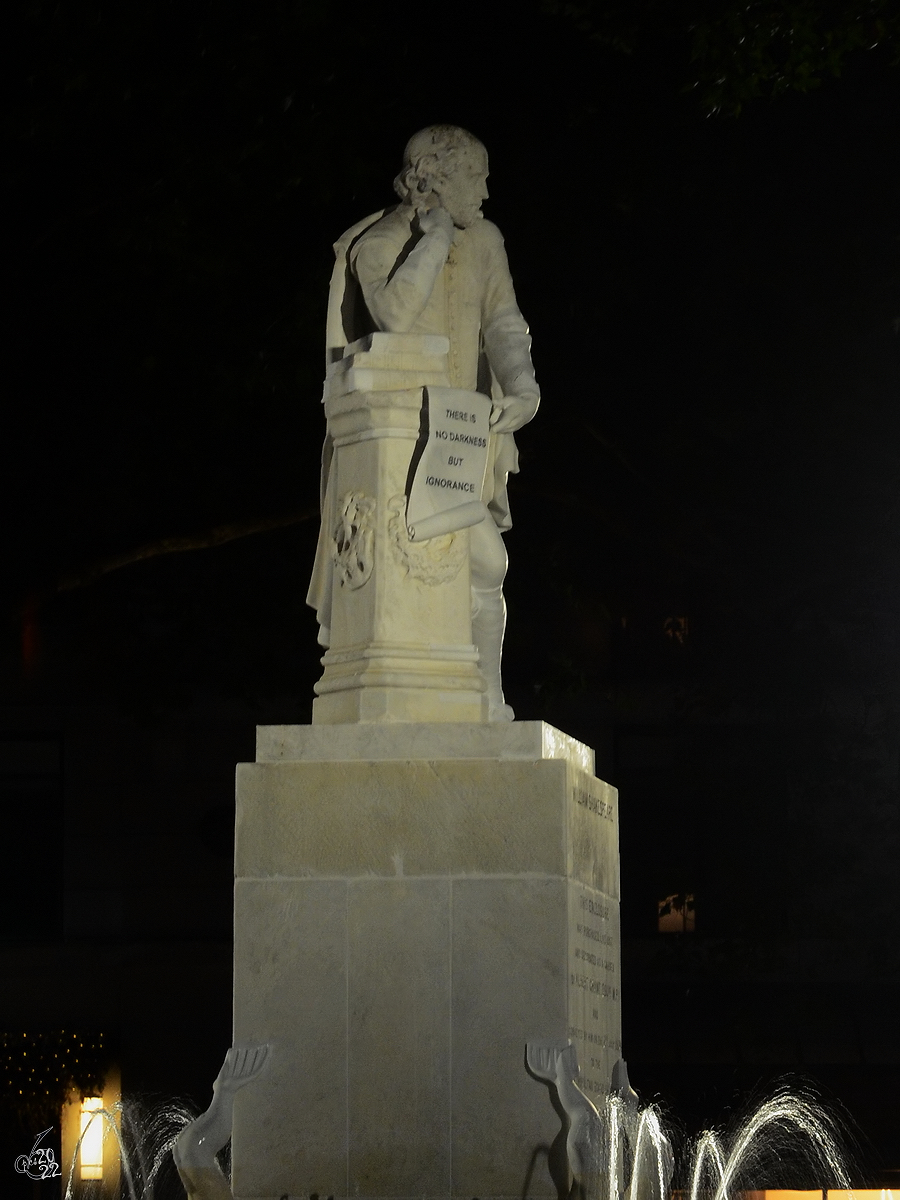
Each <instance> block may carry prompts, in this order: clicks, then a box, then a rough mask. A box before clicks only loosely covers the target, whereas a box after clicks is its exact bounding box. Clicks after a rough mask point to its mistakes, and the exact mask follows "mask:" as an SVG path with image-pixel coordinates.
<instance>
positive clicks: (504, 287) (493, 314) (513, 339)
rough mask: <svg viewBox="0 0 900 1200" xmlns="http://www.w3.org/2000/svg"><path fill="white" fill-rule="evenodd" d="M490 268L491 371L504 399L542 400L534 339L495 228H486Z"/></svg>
mask: <svg viewBox="0 0 900 1200" xmlns="http://www.w3.org/2000/svg"><path fill="white" fill-rule="evenodd" d="M484 232H485V234H487V235H488V236H487V237H486V239H485V240H486V242H487V244H488V247H489V259H488V267H487V270H486V272H485V278H486V286H485V296H484V316H483V328H482V334H483V337H484V348H485V351H486V352H487V357H488V362H489V363H490V364H491V370H492V371H493V372H494V375H495V376H496V379H497V383H498V384H499V385H500V390H501V392H502V393H503V395H504V396H520V395H533V396H538V397H539V396H540V394H541V393H540V388H539V387H538V385H537V382H536V380H535V377H534V367H533V366H532V362H531V335H530V334H529V332H528V325H527V323H526V321H525V318H524V317H523V316H522V314H521V312H520V311H519V306H518V303H517V302H516V293H515V290H514V288H513V282H512V276H511V275H510V273H509V263H508V262H507V258H506V250H505V249H504V247H503V238H502V237H501V235H500V231H499V230H498V229H496V227H495V226H493V225H489V224H487V223H486V224H485V227H484Z"/></svg>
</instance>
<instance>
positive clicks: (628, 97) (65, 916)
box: [0, 0, 900, 1186]
mask: <svg viewBox="0 0 900 1200" xmlns="http://www.w3.org/2000/svg"><path fill="white" fill-rule="evenodd" d="M898 25H900V16H898V11H897V6H896V5H891V4H888V3H883V4H879V3H870V4H856V5H854V4H845V5H840V4H827V3H823V4H818V5H816V4H812V3H800V2H799V0H798V2H796V3H790V4H782V5H780V6H773V5H767V4H764V3H756V4H751V5H749V6H747V5H743V4H742V5H736V6H733V7H732V6H729V5H728V4H726V3H724V2H722V3H713V2H712V0H710V2H709V3H702V2H700V0H698V2H697V3H696V4H693V5H691V4H687V3H683V4H681V3H680V4H668V5H663V4H659V5H657V4H653V3H650V2H649V0H648V2H646V3H639V4H633V5H627V6H617V5H615V4H612V3H610V4H603V3H597V4H589V3H587V4H582V5H569V6H562V5H552V4H543V5H542V4H540V3H539V2H538V0H522V2H521V3H519V4H517V5H510V6H506V5H496V6H493V5H480V6H476V5H472V4H469V3H461V4H456V5H454V6H452V7H451V8H448V9H438V8H436V7H434V6H431V7H428V8H427V9H424V10H422V9H416V8H411V7H410V8H402V9H401V8H400V7H399V6H398V7H397V8H392V9H382V10H373V9H371V8H370V7H366V6H364V5H362V4H355V3H343V4H336V3H335V4H331V3H326V2H324V0H319V2H318V3H307V4H302V5H298V4H296V3H289V2H288V0H278V2H275V3H258V4H250V3H246V4H238V3H236V4H225V3H223V4H207V3H200V2H198V0H186V2H182V3H179V4H174V3H163V2H154V3H150V2H148V0H135V2H134V3H129V4H128V5H117V4H112V3H103V2H95V3H89V2H87V0H70V2H68V3H66V2H62V3H58V4H42V3H32V4H22V5H19V6H18V10H17V20H16V22H15V36H14V37H13V39H12V44H13V45H14V48H15V54H14V59H15V61H14V62H13V64H12V65H11V68H10V71H9V75H8V83H9V104H8V105H7V116H6V131H7V134H8V138H7V151H6V157H7V165H8V174H7V178H8V182H7V188H6V196H7V205H6V211H7V218H6V232H7V241H8V245H7V254H6V260H7V271H6V275H7V279H8V302H7V319H6V329H7V334H8V336H7V351H6V356H5V362H4V376H5V379H4V383H5V387H4V392H5V395H6V403H5V405H4V426H5V436H4V438H3V441H2V446H3V486H4V489H5V492H6V495H5V498H4V509H3V511H4V512H5V513H6V514H7V525H6V530H5V538H4V549H3V561H4V567H5V575H6V579H7V586H6V587H5V588H4V600H5V603H4V607H3V612H2V617H3V622H4V623H3V627H2V628H3V636H2V643H0V656H2V667H3V678H4V687H3V694H2V696H0V800H2V805H3V809H2V814H3V829H4V835H5V836H4V839H3V843H2V845H3V851H2V853H3V859H4V869H3V873H2V887H0V891H2V904H0V913H2V930H0V936H2V939H3V941H2V944H0V979H2V993H0V995H2V999H0V1031H2V1029H5V1030H6V1031H7V1032H8V1033H10V1034H18V1033H20V1032H22V1031H27V1032H28V1034H29V1036H40V1037H44V1038H45V1039H46V1038H48V1037H49V1038H52V1037H54V1036H56V1033H55V1032H54V1031H58V1030H60V1029H64V1028H73V1027H74V1028H77V1029H83V1030H85V1031H92V1032H102V1033H103V1035H104V1038H105V1042H104V1045H105V1046H106V1047H107V1048H108V1049H107V1053H108V1055H112V1056H113V1057H114V1058H115V1059H116V1061H117V1062H119V1063H120V1065H121V1068H122V1076H123V1087H124V1090H125V1091H126V1092H134V1093H140V1094H142V1095H156V1094H159V1095H172V1094H175V1093H179V1094H186V1095H188V1096H190V1097H191V1098H193V1099H194V1101H195V1102H196V1103H198V1104H201V1105H202V1104H205V1102H206V1100H207V1098H208V1095H209V1089H210V1085H211V1081H212V1079H213V1078H214V1077H215V1074H216V1071H217V1070H218V1066H219V1064H220V1062H221V1057H222V1054H223V1053H224V1049H225V1048H226V1047H227V1045H228V1044H229V1042H230V987H231V961H230V953H231V947H230V937H231V877H232V870H231V857H230V856H231V846H232V836H233V834H232V829H233V769H234V763H235V762H237V761H244V760H249V759H252V758H253V756H254V748H253V737H254V726H255V725H256V724H263V723H268V722H271V723H291V722H307V721H308V720H309V718H310V705H311V700H312V688H313V684H314V682H315V680H316V678H317V677H318V674H319V671H320V668H319V665H318V650H317V647H316V644H315V622H314V618H313V615H312V613H311V612H309V611H307V610H306V609H305V608H304V604H303V600H304V596H305V590H306V583H307V578H308V573H309V569H310V566H311V563H312V556H313V549H314V543H315V536H316V509H317V495H318V455H319V449H320V444H321V438H322V433H323V419H322V413H321V409H320V406H319V397H320V394H321V375H322V364H323V333H324V305H325V295H326V289H327V283H328V279H329V276H330V271H331V264H332V252H331V243H332V242H333V241H334V240H335V239H336V238H337V236H338V235H339V234H340V233H341V232H342V231H343V230H344V229H345V228H347V227H348V226H349V225H350V224H352V223H353V222H354V221H356V220H358V219H359V218H361V217H362V216H364V215H365V214H366V213H368V212H372V211H374V210H376V209H378V208H381V207H383V206H384V205H385V204H388V203H390V202H391V200H392V193H391V188H390V183H391V180H392V178H393V176H394V174H395V173H396V170H397V169H398V166H399V161H400V156H401V153H402V149H403V145H404V143H405V141H406V139H407V138H408V136H409V135H410V134H411V133H412V132H414V131H415V130H416V129H418V128H420V127H422V126H424V125H426V124H429V123H431V122H434V121H450V122H454V123H458V124H462V125H464V126H466V127H468V128H470V129H472V130H473V132H475V133H476V134H477V135H478V136H479V137H481V138H482V139H483V141H484V142H485V143H486V145H487V147H488V150H489V152H490V156H491V178H490V184H489V186H490V189H491V199H490V200H489V201H488V202H487V204H486V206H485V211H486V214H487V215H488V216H489V217H490V218H491V219H493V220H495V221H496V222H497V224H498V225H499V226H500V228H501V229H502V230H503V232H504V235H505V237H506V240H507V247H508V251H509V256H510V262H511V267H512V271H513V275H514V278H515V280H516V286H517V292H518V295H519V300H520V304H521V307H522V309H523V311H524V312H525V314H526V316H527V318H528V320H529V322H530V323H531V326H532V330H533V333H534V339H535V344H534V356H535V363H536V367H537V370H538V374H539V378H540V380H541V383H542V387H543V392H544V401H543V404H542V407H541V410H540V412H539V414H538V417H537V418H536V420H535V422H534V423H533V425H531V426H530V427H528V428H527V429H525V430H523V431H522V433H521V435H518V441H519V444H520V449H521V458H522V472H521V475H520V476H518V477H517V478H516V479H514V480H513V483H512V487H511V494H512V503H513V515H514V519H515V522H516V525H515V528H514V530H513V531H512V532H511V533H510V534H509V536H508V539H507V541H508V546H509V551H510V558H511V564H512V566H511V570H510V575H509V578H508V587H507V597H508V604H509V610H510V626H509V633H508V638H507V645H506V651H505V680H506V684H507V693H508V698H509V699H510V701H511V703H512V704H513V705H514V707H515V709H516V712H517V715H518V717H519V718H520V719H529V720H533V719H543V720H546V721H549V722H551V723H553V724H555V725H557V726H559V727H561V728H563V729H565V730H566V731H567V732H568V733H571V734H573V735H574V736H576V737H578V738H581V739H582V740H584V741H586V742H588V743H589V744H591V745H594V746H596V747H597V751H598V773H599V774H600V775H602V776H603V777H604V778H606V779H608V780H609V781H610V782H612V783H613V784H615V785H616V786H617V787H619V788H620V793H621V840H622V841H621V850H622V864H623V865H622V881H623V883H622V886H623V903H622V919H623V939H624V941H623V1025H624V1036H625V1053H626V1057H627V1058H628V1061H629V1067H630V1071H631V1076H632V1081H633V1083H634V1084H635V1086H636V1087H637V1088H638V1089H639V1090H640V1092H641V1093H642V1095H643V1097H644V1098H645V1099H649V1098H654V1099H656V1100H657V1101H658V1102H659V1103H661V1104H662V1105H663V1107H664V1108H665V1109H666V1110H667V1112H668V1114H669V1117H670V1119H671V1120H673V1121H674V1123H675V1124H676V1126H677V1127H678V1128H679V1129H680V1130H681V1131H682V1132H683V1133H684V1134H685V1135H690V1134H691V1133H694V1132H696V1131H697V1130H698V1129H699V1128H701V1127H702V1126H703V1125H704V1124H705V1123H709V1122H713V1123H717V1124H723V1123H725V1122H727V1121H728V1119H729V1118H730V1117H731V1115H732V1114H733V1113H734V1112H735V1111H737V1110H738V1109H740V1108H741V1106H742V1105H743V1104H744V1103H745V1102H746V1100H747V1099H748V1097H750V1096H752V1095H761V1094H765V1092H766V1090H767V1089H770V1088H771V1087H772V1086H773V1084H774V1082H775V1081H777V1080H778V1079H781V1078H783V1077H784V1076H785V1075H786V1074H787V1075H791V1076H792V1077H800V1078H805V1079H807V1080H811V1081H812V1082H813V1084H814V1086H815V1087H817V1088H818V1089H819V1091H820V1092H822V1093H823V1094H824V1096H825V1098H826V1100H827V1101H828V1103H829V1104H831V1105H832V1106H833V1107H834V1109H835V1111H838V1112H841V1113H842V1114H843V1117H842V1119H845V1120H846V1121H847V1123H848V1129H849V1131H850V1134H849V1135H850V1136H852V1137H853V1138H855V1139H856V1141H857V1143H858V1147H857V1151H856V1153H857V1158H856V1162H857V1164H858V1165H857V1167H856V1168H855V1170H856V1173H857V1177H858V1180H860V1181H861V1180H868V1181H875V1182H880V1183H881V1184H882V1185H883V1186H888V1185H889V1184H890V1183H891V1181H892V1180H893V1181H896V1171H897V1170H898V1169H900V1134H898V1130H900V1120H898V1101H897V1075H898V1066H900V1034H898V1022H897V1018H896V1013H897V1012H898V1011H900V949H898V947H900V940H898V916H897V908H898V896H897V891H898V888H897V880H898V877H900V867H898V864H900V836H898V829H900V823H898V747H900V644H898V635H897V628H898V621H900V492H898V467H900V440H898V435H900V413H898V401H900V337H898V331H900V221H898V214H900V194H898V193H900V154H898V146H900V70H898V68H897V67H896V65H894V59H895V58H896V54H897V46H898V45H900V39H898V32H897V31H898ZM779 30H780V32H778V31H779ZM785 30H788V33H785ZM742 37H743V39H744V40H743V41H741V40H740V39H741V38H742ZM873 43H877V45H874V48H869V47H872V46H873ZM823 47H824V48H825V49H823ZM826 51H827V52H826ZM679 892H690V893H692V894H693V895H694V896H695V898H696V911H697V930H696V932H695V933H693V934H684V935H661V934H658V933H657V931H656V923H657V905H658V902H659V901H660V900H662V899H664V898H665V897H666V896H668V895H671V894H673V893H679ZM4 1062H5V1060H4ZM98 1069H99V1068H98ZM5 1078H6V1084H7V1091H8V1095H7V1098H6V1101H5V1104H6V1109H5V1110H4V1111H5V1112H6V1113H7V1117H6V1118H4V1120H5V1126H4V1139H5V1140H4V1141H3V1145H2V1150H3V1153H4V1154H7V1144H6V1143H7V1141H8V1142H9V1150H8V1154H7V1158H8V1159H9V1160H10V1163H11V1160H12V1158H14V1157H15V1155H16V1154H19V1153H23V1152H24V1150H25V1149H27V1146H25V1144H24V1142H25V1141H26V1140H27V1139H28V1137H29V1134H30V1133H31V1131H32V1126H33V1127H34V1132H37V1131H38V1130H39V1129H40V1128H42V1127H43V1126H41V1125H36V1124H34V1122H35V1121H36V1120H39V1119H40V1106H39V1104H38V1101H37V1099H35V1098H32V1099H34V1104H33V1105H32V1106H31V1107H30V1108H29V1107H28V1105H27V1104H25V1102H24V1101H23V1100H20V1099H19V1098H17V1096H16V1092H17V1091H18V1089H17V1088H15V1087H12V1085H11V1084H10V1082H9V1080H10V1076H9V1073H8V1072H7V1075H6V1077H5ZM26 1090H27V1089H26ZM26 1099H27V1097H26ZM35 1106H37V1107H35ZM51 1119H52V1117H51ZM854 1123H855V1124H854ZM30 1144H31V1143H30V1141H28V1145H30ZM4 1162H6V1159H4ZM0 1169H2V1170H6V1169H7V1168H6V1167H5V1166H4V1167H2V1168H0ZM892 1171H893V1172H894V1174H893V1175H892V1174H891V1172H892ZM10 1176H12V1170H11V1166H10ZM763 1185H764V1181H763V1182H760V1183H758V1184H757V1186H763ZM23 1186H24V1181H23Z"/></svg>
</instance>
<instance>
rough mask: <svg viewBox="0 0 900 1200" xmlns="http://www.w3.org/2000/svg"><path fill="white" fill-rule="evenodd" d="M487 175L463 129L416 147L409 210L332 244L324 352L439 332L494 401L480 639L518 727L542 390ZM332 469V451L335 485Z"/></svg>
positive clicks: (491, 676) (474, 554)
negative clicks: (506, 634)
mask: <svg viewBox="0 0 900 1200" xmlns="http://www.w3.org/2000/svg"><path fill="white" fill-rule="evenodd" d="M487 175H488V158H487V152H486V150H485V148H484V146H482V144H481V143H480V142H479V141H478V140H477V139H476V138H475V137H473V136H472V134H470V133H467V132H466V131H465V130H464V129H460V128H458V127H456V126H452V125H435V126H431V127H429V128H428V129H423V130H422V131H421V132H420V133H417V134H416V135H415V136H414V137H413V138H411V139H410V141H409V144H408V145H407V147H406V153H405V156H404V163H403V169H402V170H401V172H400V174H399V175H398V176H397V178H396V179H395V181H394V187H395V190H396V192H397V193H398V195H399V196H400V203H399V204H398V205H397V206H396V207H394V208H392V209H388V210H386V211H384V212H382V213H376V214H374V215H372V216H370V217H368V218H366V220H364V221H361V222H360V223H359V224H358V225H356V226H354V227H353V228H352V229H350V230H348V231H347V233H346V234H344V236H343V237H342V238H341V239H340V240H339V241H338V243H337V245H336V247H335V250H336V253H337V256H338V261H337V265H336V268H335V274H334V279H333V282H332V288H331V294H330V298H329V314H328V330H327V352H328V361H329V363H331V362H334V361H336V360H337V359H339V358H341V356H342V354H343V353H344V348H345V347H346V346H347V345H349V344H350V343H352V342H355V341H356V340H357V339H359V338H361V337H364V336H365V335H366V334H368V333H372V332H376V331H382V332H385V333H395V334H396V333H400V334H403V333H411V334H439V335H442V336H445V337H448V338H449V341H450V354H449V382H450V385H451V386H452V387H455V388H465V389H468V390H470V391H478V392H481V393H483V394H484V395H487V396H490V397H491V398H492V401H493V410H492V414H491V419H490V420H491V431H492V432H491V436H490V447H489V458H488V468H487V472H486V474H485V484H484V491H483V493H482V497H481V498H482V500H483V501H484V503H485V504H486V505H487V508H488V512H489V514H490V519H487V520H482V521H481V522H480V523H479V524H476V525H473V526H472V527H471V529H470V533H469V536H470V561H471V581H472V617H473V620H472V638H473V641H474V643H475V646H476V647H477V650H478V654H479V660H480V664H479V665H480V669H481V673H482V676H483V678H484V681H485V686H486V689H487V696H488V704H489V709H488V711H489V717H490V719H491V720H495V721H511V720H512V719H513V711H512V709H511V708H510V707H509V705H507V704H505V703H504V699H503V690H502V684H501V679H500V653H501V646H502V642H503V631H504V625H505V604H504V600H503V580H504V577H505V575H506V567H507V556H506V548H505V546H504V543H503V538H502V537H501V532H502V531H504V530H507V529H509V528H510V525H511V520H510V514H509V504H508V500H507V489H506V484H507V477H508V475H509V472H511V471H513V472H515V471H517V470H518V461H517V452H516V445H515V441H514V439H513V433H514V432H515V430H517V429H520V428H521V427H522V426H523V425H524V424H526V422H528V421H530V420H531V419H532V417H533V416H534V415H535V412H536V411H537V407H538V401H539V398H540V392H539V389H538V386H537V383H536V381H535V377H534V369H533V367H532V363H531V350H530V347H531V341H530V337H529V333H528V326H527V325H526V323H525V320H524V318H523V317H522V314H521V312H520V311H519V307H518V304H517V303H516V296H515V292H514V290H513V283H512V279H511V277H510V273H509V266H508V264H507V259H506V252H505V250H504V247H503V238H502V237H501V235H500V231H499V230H498V229H497V227H496V226H495V225H493V224H491V222H490V221H486V220H484V219H482V214H481V204H482V201H483V200H484V199H486V197H487V194H488V193H487V186H486V180H487ZM330 461H331V448H330V446H329V444H327V443H326V448H325V455H324V458H323V468H324V475H325V480H326V481H327V473H328V469H329V464H330ZM324 494H325V489H324V488H323V495H324ZM330 572H331V561H330V559H329V558H328V557H327V556H326V555H325V554H324V553H320V554H319V556H318V557H317V561H316V567H315V570H314V573H313V579H312V584H311V587H310V592H309V596H308V602H309V603H310V604H311V605H312V606H313V607H314V608H315V609H316V612H317V615H318V619H319V625H320V637H319V640H320V642H321V643H322V645H324V646H328V645H329V644H330V626H331V612H330V604H331V588H330V582H329V580H330Z"/></svg>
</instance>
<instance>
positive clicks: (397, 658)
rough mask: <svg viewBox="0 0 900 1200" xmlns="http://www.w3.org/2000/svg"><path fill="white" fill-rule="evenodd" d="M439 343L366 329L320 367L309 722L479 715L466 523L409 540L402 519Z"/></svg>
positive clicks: (442, 351)
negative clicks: (327, 578)
mask: <svg viewBox="0 0 900 1200" xmlns="http://www.w3.org/2000/svg"><path fill="white" fill-rule="evenodd" d="M448 350H449V343H448V340H447V338H444V337H433V336H424V335H418V334H387V333H375V334H371V335H369V337H367V338H364V339H362V340H361V341H359V342H355V343H354V344H353V345H352V346H349V347H348V348H347V352H346V354H345V356H344V358H343V359H341V360H340V361H339V362H337V363H335V364H334V365H333V366H332V368H331V369H330V371H329V376H328V382H327V386H326V397H325V415H326V418H327V420H328V431H329V434H330V436H331V439H332V441H333V444H334V459H333V461H332V465H331V471H330V476H329V485H328V494H327V496H326V501H325V506H324V513H323V522H324V523H325V525H324V528H323V536H324V537H325V538H326V539H330V552H331V561H332V567H331V569H332V571H333V592H332V605H331V645H330V648H329V649H328V650H327V652H326V654H325V656H324V658H323V659H322V663H323V666H324V668H325V670H324V674H323V675H322V678H321V679H320V680H319V682H318V684H317V685H316V689H315V690H316V695H317V698H316V700H315V701H314V702H313V723H314V724H325V725H335V724H350V723H357V722H378V721H424V722H433V721H467V722H472V721H476V722H480V721H486V720H487V701H486V698H485V696H484V684H483V682H482V678H481V674H480V672H479V670H478V654H477V652H476V650H475V647H474V645H473V644H472V617H471V599H470V583H469V535H468V531H467V530H461V531H459V532H456V533H450V534H446V535H445V536H443V537H435V538H431V539H429V540H427V541H422V542H415V543H413V542H411V541H410V539H409V536H408V533H407V528H406V519H405V504H406V487H407V479H408V475H409V470H410V461H411V459H412V455H413V450H414V449H415V446H416V442H417V440H418V438H419V433H420V429H419V422H420V412H421V407H422V388H423V387H427V386H429V385H431V386H448V382H449V381H448V378H447V369H446V362H447V354H448Z"/></svg>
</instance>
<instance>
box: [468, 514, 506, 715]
mask: <svg viewBox="0 0 900 1200" xmlns="http://www.w3.org/2000/svg"><path fill="white" fill-rule="evenodd" d="M469 557H470V563H471V568H472V640H473V642H474V643H475V647H476V649H477V650H478V659H479V666H480V668H481V674H482V676H483V677H484V682H485V686H486V688H487V697H488V717H489V720H491V721H512V720H514V719H515V713H514V712H513V710H512V709H511V708H510V706H509V705H508V704H506V703H504V700H503V684H502V682H501V679H500V655H501V652H502V649H503V631H504V628H505V626H506V602H505V601H504V599H503V580H504V578H505V577H506V566H507V562H508V560H507V557H506V546H505V545H504V543H503V538H502V537H501V536H500V530H499V529H498V528H497V526H496V525H495V524H494V522H493V521H492V520H491V519H490V518H489V517H488V518H485V520H483V521H480V522H479V523H478V524H477V525H473V526H472V527H471V529H470V530H469Z"/></svg>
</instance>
